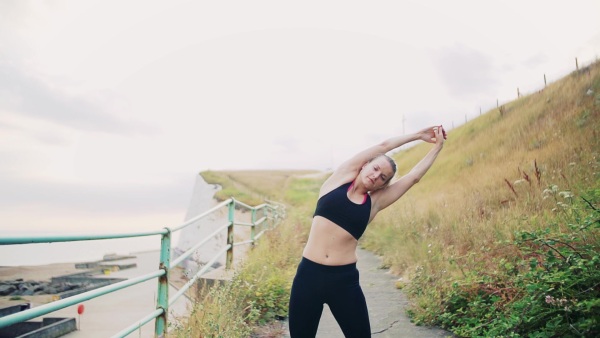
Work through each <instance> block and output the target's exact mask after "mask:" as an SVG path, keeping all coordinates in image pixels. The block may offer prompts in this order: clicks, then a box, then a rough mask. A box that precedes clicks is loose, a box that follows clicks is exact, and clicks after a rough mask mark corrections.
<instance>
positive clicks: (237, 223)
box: [234, 222, 255, 227]
mask: <svg viewBox="0 0 600 338" xmlns="http://www.w3.org/2000/svg"><path fill="white" fill-rule="evenodd" d="M234 225H243V226H247V227H251V226H253V225H255V224H252V223H248V222H235V223H234Z"/></svg>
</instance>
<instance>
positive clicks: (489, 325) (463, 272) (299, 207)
mask: <svg viewBox="0 0 600 338" xmlns="http://www.w3.org/2000/svg"><path fill="white" fill-rule="evenodd" d="M599 130H600V64H598V63H595V64H592V65H591V66H589V67H587V68H585V69H582V70H580V71H577V72H573V73H571V74H568V75H567V76H565V77H564V78H562V79H561V80H559V81H556V82H555V83H552V84H549V85H548V86H547V87H546V88H544V89H543V90H541V91H539V92H536V93H532V94H530V95H526V96H522V97H521V98H519V99H517V100H515V101H512V102H510V103H507V104H505V105H503V106H502V107H499V108H498V109H494V110H491V111H489V112H486V113H485V114H483V115H481V116H480V117H478V118H477V119H474V120H472V121H470V122H468V123H466V124H464V125H463V126H461V127H459V128H456V129H453V130H451V131H450V133H449V135H448V140H447V142H446V144H445V146H444V150H443V151H442V153H441V154H440V156H439V157H438V160H437V161H436V163H435V164H434V166H433V167H432V168H431V169H430V171H429V172H428V173H427V174H426V176H425V177H424V178H423V179H422V180H421V182H420V183H419V184H418V185H416V186H415V187H413V188H412V189H411V190H410V191H409V192H408V193H407V194H406V195H405V196H403V197H402V198H401V199H400V201H398V202H397V203H395V204H393V205H392V206H390V207H389V208H388V209H386V210H384V211H382V212H381V213H380V214H379V215H378V216H377V217H376V219H375V220H374V221H373V223H372V224H371V225H370V226H369V228H368V229H367V231H366V233H365V236H364V237H363V238H362V239H361V242H360V244H361V246H363V247H365V248H367V249H369V250H372V251H374V252H376V253H378V254H379V255H381V256H382V257H383V259H384V262H385V264H386V267H389V268H390V269H391V271H392V272H393V273H395V274H397V275H398V282H397V286H398V287H399V288H402V289H403V290H404V292H406V294H407V295H408V296H409V299H410V300H411V309H410V314H411V316H412V318H413V320H414V321H415V322H416V323H420V324H429V325H438V326H443V327H445V328H447V329H449V330H451V331H453V332H455V333H456V334H457V335H458V336H461V337H489V336H495V337H591V336H597V335H599V334H600V322H599V318H600V300H599V299H600V297H599V296H600V213H599V211H598V210H599V207H600V170H599V169H600V168H599V167H600V140H599V139H600V134H599V133H600V132H599ZM430 147H431V145H429V144H419V145H416V146H414V147H412V148H409V149H407V150H404V151H401V152H398V153H396V154H394V157H395V159H396V162H397V163H398V175H402V174H403V173H406V172H407V171H408V170H410V168H411V167H412V166H413V165H414V164H416V163H417V162H418V161H419V160H420V159H421V158H422V157H423V156H424V154H425V153H426V152H427V151H428V149H429V148H430ZM201 174H202V175H203V177H205V179H206V180H207V181H209V182H211V183H219V184H221V185H223V187H224V189H223V191H222V193H223V195H222V197H221V198H227V197H229V196H235V197H236V198H240V197H239V196H242V198H241V200H242V201H244V202H246V203H248V204H251V205H255V204H258V203H261V202H262V199H264V198H269V199H274V200H277V201H280V202H283V203H285V204H286V205H287V206H288V217H287V219H286V220H285V222H284V223H283V224H282V225H281V226H280V227H279V228H278V229H277V231H272V232H270V233H269V234H268V235H267V236H265V237H264V239H261V240H262V241H261V243H260V244H259V245H257V246H256V247H255V249H254V250H253V251H252V252H251V254H250V257H249V258H248V260H247V263H246V264H245V266H244V268H243V271H241V272H240V273H239V274H238V275H237V276H236V278H235V280H234V282H233V283H232V285H233V286H232V287H230V288H227V289H220V290H219V291H215V292H214V294H213V295H212V297H209V298H210V299H212V300H213V301H214V304H219V306H218V307H216V306H214V307H212V308H211V306H210V305H209V304H210V302H204V303H203V305H202V309H198V310H197V314H201V315H199V316H196V317H195V319H194V320H193V321H192V322H193V323H194V324H193V325H192V324H189V326H187V329H188V330H191V331H186V332H194V333H199V332H203V334H206V333H207V332H213V333H211V334H213V335H215V336H218V335H219V334H221V335H224V336H229V337H237V336H239V337H243V336H244V334H245V335H246V336H247V335H248V334H249V332H250V331H252V330H253V328H255V327H256V326H259V325H260V324H264V323H268V322H270V321H272V320H273V319H274V318H277V317H278V316H285V315H286V314H287V299H288V298H287V297H288V296H289V288H290V285H291V281H292V278H293V274H294V272H295V267H296V264H297V262H298V260H299V258H300V254H301V250H302V247H303V243H304V241H305V240H306V238H307V234H308V230H309V226H310V220H311V215H312V212H313V208H314V205H315V203H316V198H317V194H318V189H319V187H320V184H321V183H322V181H323V180H324V178H325V177H324V176H323V175H321V176H318V175H317V176H315V175H310V174H311V172H296V171H236V172H203V173H201ZM244 199H246V200H244ZM223 304H230V305H229V306H230V307H227V308H228V309H230V311H225V312H224V310H223V306H224V305H223ZM248 304H250V305H248ZM217 309H218V310H217ZM224 313H226V314H224ZM198 318H202V319H201V320H200V319H198ZM223 318H225V320H223ZM215 327H218V328H219V329H218V330H217V331H218V332H216V333H215V331H214V328H215ZM211 328H212V329H211ZM193 330H196V331H193ZM211 330H213V331H211ZM195 336H197V334H195Z"/></svg>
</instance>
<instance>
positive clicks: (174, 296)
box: [169, 244, 231, 306]
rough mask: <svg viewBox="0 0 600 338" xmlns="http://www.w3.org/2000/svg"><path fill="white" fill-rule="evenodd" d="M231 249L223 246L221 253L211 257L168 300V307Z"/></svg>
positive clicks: (229, 245)
mask: <svg viewBox="0 0 600 338" xmlns="http://www.w3.org/2000/svg"><path fill="white" fill-rule="evenodd" d="M230 248H231V244H228V245H226V246H225V248H223V249H222V250H221V251H219V252H217V254H216V255H214V256H213V258H212V259H211V260H209V261H208V262H207V263H206V264H205V265H204V266H203V267H202V268H201V269H200V270H199V271H198V272H196V274H195V275H194V277H192V279H190V280H189V281H188V282H187V283H185V284H184V285H183V286H182V287H181V289H179V290H178V291H177V293H176V294H175V295H173V297H172V298H171V299H170V300H169V306H171V305H173V303H175V301H177V299H178V298H179V297H181V295H183V294H184V293H185V292H186V291H187V290H188V289H189V288H190V286H191V285H192V284H194V282H195V281H196V280H197V279H198V278H200V276H201V275H202V274H203V273H205V272H206V270H208V269H209V268H210V267H211V265H213V264H214V263H215V262H216V261H217V259H218V258H219V257H220V256H221V255H223V254H224V253H226V252H227V250H229V249H230Z"/></svg>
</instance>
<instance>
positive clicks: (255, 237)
mask: <svg viewBox="0 0 600 338" xmlns="http://www.w3.org/2000/svg"><path fill="white" fill-rule="evenodd" d="M266 231H267V229H265V230H263V231H261V232H259V233H258V235H256V236H254V240H255V241H256V240H258V239H259V238H260V236H262V235H263V234H264V233H265V232H266Z"/></svg>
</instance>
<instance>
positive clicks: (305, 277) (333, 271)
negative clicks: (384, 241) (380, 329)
mask: <svg viewBox="0 0 600 338" xmlns="http://www.w3.org/2000/svg"><path fill="white" fill-rule="evenodd" d="M445 138H446V132H445V131H444V128H443V127H442V126H435V127H430V128H426V129H423V130H421V131H420V132H418V133H415V134H412V135H405V136H399V137H394V138H390V139H388V140H386V141H384V142H382V143H380V144H378V145H376V146H373V147H370V148H368V149H366V150H363V151H362V152H360V153H358V154H356V155H355V156H354V157H352V158H350V159H349V160H347V161H346V162H344V163H342V164H341V165H340V167H339V168H337V169H336V170H335V171H334V172H333V173H332V175H331V176H330V177H329V178H328V179H327V180H326V181H325V182H324V183H323V185H322V186H321V190H320V192H319V200H318V202H317V207H316V210H315V214H314V217H313V221H312V226H311V229H310V235H309V237H308V242H307V243H306V247H305V248H304V252H303V253H302V256H303V257H302V261H301V262H300V264H299V266H298V271H297V272H296V276H295V278H294V282H293V285H292V292H291V297H290V314H289V325H290V335H291V337H292V338H306V337H315V335H316V332H317V327H318V326H319V321H320V319H321V313H322V311H323V304H325V303H327V304H328V306H329V308H330V309H331V312H332V313H333V316H334V317H335V319H336V320H337V322H338V324H339V325H340V327H341V328H342V331H343V332H344V335H345V336H346V337H371V327H370V323H369V314H368V311H367V304H366V301H365V297H364V294H363V292H362V289H361V287H360V285H359V277H358V270H357V269H356V261H357V257H356V248H357V246H358V239H359V238H360V237H361V235H362V234H363V232H364V231H365V229H366V227H367V224H369V223H370V222H371V221H372V220H373V218H374V217H375V215H377V213H378V212H379V211H381V210H383V209H385V208H386V207H388V206H389V205H390V204H392V203H394V202H395V201H397V200H398V199H399V198H400V197H401V196H402V195H404V193H405V192H406V191H407V190H408V189H410V188H411V187H412V186H413V185H414V184H415V183H417V182H419V180H420V179H421V178H422V177H423V175H425V173H426V172H427V170H429V168H430V167H431V165H432V164H433V162H434V161H435V159H436V158H437V155H438V154H439V152H440V151H441V150H442V147H443V145H444V140H445ZM417 140H421V141H425V142H429V143H434V144H435V146H434V147H433V148H432V149H431V150H430V151H429V152H428V153H427V155H426V156H425V157H424V158H423V159H422V160H421V161H420V162H419V163H418V164H417V165H415V166H414V167H413V168H412V170H410V172H409V173H408V174H406V175H404V176H402V177H401V178H400V179H398V180H397V181H395V182H394V183H392V184H389V182H390V180H391V179H392V177H394V174H395V173H396V164H395V163H394V161H393V160H392V159H391V158H389V157H388V156H386V155H385V153H387V152H389V151H390V150H393V149H396V148H398V147H400V146H401V145H403V144H406V143H408V142H412V141H417Z"/></svg>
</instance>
